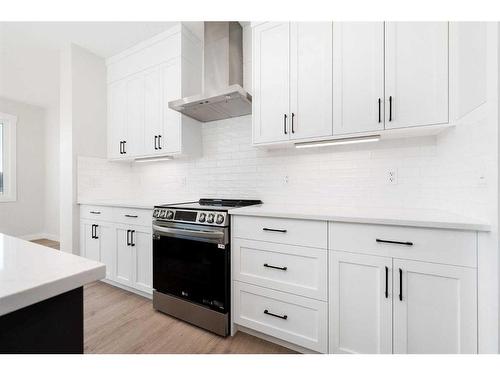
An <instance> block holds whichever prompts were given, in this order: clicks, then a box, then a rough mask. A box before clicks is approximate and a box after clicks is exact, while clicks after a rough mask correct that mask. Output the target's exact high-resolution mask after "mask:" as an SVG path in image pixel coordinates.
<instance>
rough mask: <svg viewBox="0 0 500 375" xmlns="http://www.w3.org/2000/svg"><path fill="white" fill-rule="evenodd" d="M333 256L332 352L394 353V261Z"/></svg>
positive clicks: (380, 258) (384, 258)
mask: <svg viewBox="0 0 500 375" xmlns="http://www.w3.org/2000/svg"><path fill="white" fill-rule="evenodd" d="M330 256H331V258H330V352H332V353H360V354H363V353H364V354H373V353H380V354H389V353H392V299H391V298H392V281H391V279H392V259H391V258H386V257H377V256H371V255H360V254H351V253H343V252H331V253H330Z"/></svg>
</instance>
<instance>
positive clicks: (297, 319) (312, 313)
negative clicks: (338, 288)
mask: <svg viewBox="0 0 500 375" xmlns="http://www.w3.org/2000/svg"><path fill="white" fill-rule="evenodd" d="M234 298H235V301H234V322H235V323H236V324H240V325H242V326H245V327H248V328H251V329H254V330H256V331H259V332H262V333H265V334H266V335H269V336H273V337H277V338H279V339H281V340H285V341H288V342H291V343H293V344H296V345H299V346H302V347H304V348H307V349H311V350H315V351H318V352H321V353H326V351H327V304H326V302H320V301H316V300H313V299H309V298H304V297H299V296H295V295H293V294H287V293H282V292H277V291H274V290H271V289H266V288H261V287H258V286H254V285H250V284H245V283H240V282H238V281H235V282H234Z"/></svg>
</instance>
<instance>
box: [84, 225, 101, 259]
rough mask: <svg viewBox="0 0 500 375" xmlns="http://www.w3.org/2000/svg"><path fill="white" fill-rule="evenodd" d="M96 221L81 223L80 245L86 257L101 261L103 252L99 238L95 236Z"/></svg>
mask: <svg viewBox="0 0 500 375" xmlns="http://www.w3.org/2000/svg"><path fill="white" fill-rule="evenodd" d="M94 225H95V223H92V222H83V223H81V225H80V236H81V238H80V247H81V251H82V255H83V256H84V257H85V258H89V259H92V260H96V261H98V262H99V261H100V260H101V253H100V246H99V239H96V238H93V232H94V229H93V228H94Z"/></svg>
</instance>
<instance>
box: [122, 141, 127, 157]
mask: <svg viewBox="0 0 500 375" xmlns="http://www.w3.org/2000/svg"><path fill="white" fill-rule="evenodd" d="M126 145H127V141H123V153H124V154H126V153H127V150H126V149H125V146H126Z"/></svg>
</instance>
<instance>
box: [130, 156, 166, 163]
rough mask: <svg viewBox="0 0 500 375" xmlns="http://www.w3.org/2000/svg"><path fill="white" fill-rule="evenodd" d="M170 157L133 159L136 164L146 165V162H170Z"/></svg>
mask: <svg viewBox="0 0 500 375" xmlns="http://www.w3.org/2000/svg"><path fill="white" fill-rule="evenodd" d="M172 159H173V157H172V156H152V157H145V158H137V159H135V162H136V163H148V162H153V161H165V160H172Z"/></svg>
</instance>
